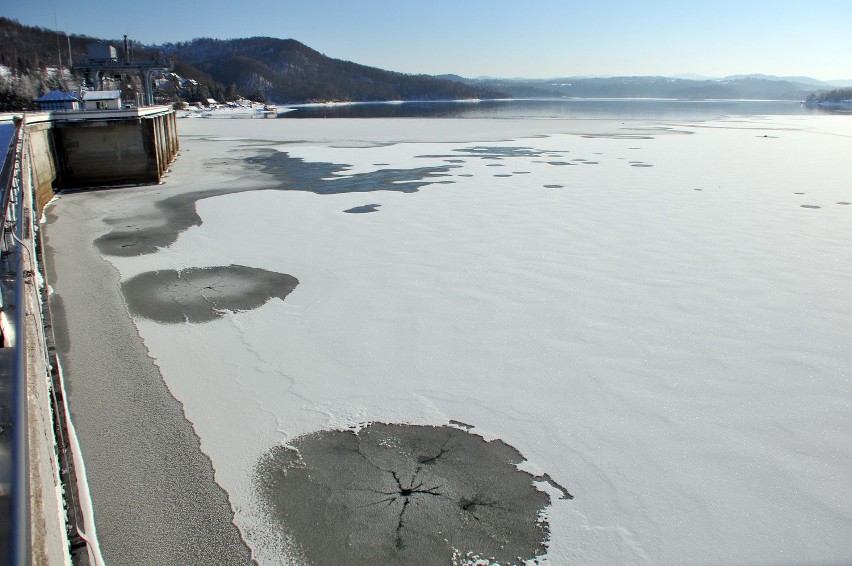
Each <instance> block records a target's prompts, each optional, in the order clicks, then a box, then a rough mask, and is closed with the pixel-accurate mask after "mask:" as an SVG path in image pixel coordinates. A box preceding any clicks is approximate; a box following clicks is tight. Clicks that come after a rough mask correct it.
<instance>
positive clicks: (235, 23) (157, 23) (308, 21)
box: [0, 0, 852, 79]
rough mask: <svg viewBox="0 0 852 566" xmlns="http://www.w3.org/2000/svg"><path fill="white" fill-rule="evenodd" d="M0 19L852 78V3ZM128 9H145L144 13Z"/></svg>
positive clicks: (215, 1) (262, 0)
mask: <svg viewBox="0 0 852 566" xmlns="http://www.w3.org/2000/svg"><path fill="white" fill-rule="evenodd" d="M0 6H2V9H0V15H3V16H6V17H10V18H15V19H17V20H19V21H20V22H21V23H23V24H27V25H37V26H41V27H46V28H51V29H55V27H56V25H55V24H54V9H55V11H56V21H57V22H58V27H59V29H61V30H63V31H65V30H67V31H69V32H70V33H76V34H85V35H90V36H94V37H113V38H120V37H121V36H122V35H124V34H127V35H129V36H130V37H131V38H133V39H135V40H138V41H141V42H142V43H146V44H151V43H164V42H170V41H172V42H177V41H187V40H190V39H193V38H196V37H215V38H222V39H228V38H236V37H251V36H259V35H262V36H272V37H280V38H294V39H297V40H299V41H301V42H302V43H305V44H307V45H308V46H310V47H312V48H314V49H316V50H318V51H320V52H322V53H324V54H326V55H328V56H330V57H335V58H339V59H347V60H350V61H354V62H356V63H362V64H365V65H372V66H376V67H381V68H384V69H390V70H394V71H401V72H406V73H429V74H439V73H456V74H459V75H463V76H470V77H475V76H481V75H487V76H498V77H556V76H572V75H674V74H678V73H685V72H692V73H699V74H702V75H707V76H724V75H731V74H740V73H766V74H773V75H804V76H811V77H814V78H817V79H852V0H817V1H815V2H805V1H802V0H799V1H795V2H794V1H788V0H717V1H709V0H635V1H632V0H623V1H616V0H584V1H576V0H515V1H504V0H452V1H451V0H397V1H392V0H374V1H370V0H362V1H360V2H358V1H355V0H349V1H345V0H298V1H297V0H284V1H277V2H276V1H273V0H254V1H239V0H227V1H225V0H206V1H205V2H187V1H182V0H177V1H175V0H170V1H169V2H164V1H162V0H150V1H148V2H133V3H122V2H98V3H96V4H93V5H92V6H93V7H92V8H91V9H89V8H88V6H89V5H88V4H87V3H85V2H76V3H67V2H66V3H56V4H55V5H54V4H50V3H45V2H36V1H26V2H25V1H24V0H0ZM130 6H134V7H135V6H138V8H139V9H138V10H133V9H131V8H130Z"/></svg>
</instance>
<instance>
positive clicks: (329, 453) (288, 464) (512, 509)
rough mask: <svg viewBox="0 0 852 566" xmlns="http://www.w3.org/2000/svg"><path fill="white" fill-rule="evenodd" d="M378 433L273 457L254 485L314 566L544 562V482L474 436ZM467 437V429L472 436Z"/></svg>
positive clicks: (302, 443) (325, 440) (369, 430)
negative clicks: (537, 484)
mask: <svg viewBox="0 0 852 566" xmlns="http://www.w3.org/2000/svg"><path fill="white" fill-rule="evenodd" d="M458 424H459V425H460V427H456V426H418V425H406V424H384V423H371V424H368V425H366V426H365V427H363V428H361V429H360V430H328V431H320V432H316V433H312V434H307V435H304V436H301V437H298V438H296V439H295V440H293V442H292V443H291V445H290V446H289V447H287V446H278V447H275V448H273V449H272V450H270V451H269V452H268V453H267V454H266V455H265V456H264V457H263V458H262V459H261V461H260V462H259V463H258V465H257V468H256V476H255V486H256V489H257V491H258V493H259V495H260V497H261V499H262V500H263V501H264V502H265V504H266V506H267V511H268V513H269V517H270V520H271V521H272V522H273V524H275V525H277V527H278V528H280V529H282V530H283V531H284V532H285V533H287V534H289V535H290V536H291V537H292V538H293V540H294V541H295V543H296V544H297V545H299V547H300V551H301V552H302V553H303V554H304V556H305V557H306V558H307V560H308V562H309V563H311V564H347V565H370V566H372V565H375V564H383V565H407V564H418V565H421V566H431V565H436V566H437V565H441V566H444V565H447V564H453V563H456V562H454V560H455V561H458V560H459V559H461V560H465V559H468V560H470V559H475V558H478V559H487V560H490V561H492V562H496V563H499V564H520V563H523V562H524V561H529V560H534V559H536V557H539V556H541V555H542V554H544V552H545V551H546V543H547V541H548V539H549V535H550V531H549V525H548V523H547V520H546V518H545V515H544V514H543V511H544V510H545V509H546V508H547V507H548V506H549V505H550V504H551V499H550V496H549V495H548V494H547V493H545V492H543V491H541V490H539V489H538V488H537V487H536V485H535V483H536V482H546V483H548V484H549V485H550V486H551V487H552V488H554V489H555V490H558V491H559V492H561V496H560V499H571V498H572V496H571V494H569V493H568V492H567V491H566V490H565V489H564V488H562V487H561V486H559V485H558V484H557V483H556V482H555V481H553V479H552V478H550V476H548V475H547V474H544V475H542V476H534V475H532V474H530V473H529V472H525V471H522V470H519V469H518V465H519V464H520V463H521V462H523V461H524V458H523V456H522V455H521V454H520V453H519V452H518V451H517V450H516V449H514V448H512V447H511V446H509V445H508V444H506V443H505V442H502V441H500V440H492V441H486V440H485V439H484V438H482V437H481V436H479V435H477V434H473V433H471V432H468V430H466V429H467V428H469V427H470V425H464V424H463V423H460V422H459V423H458ZM463 429H465V430H463Z"/></svg>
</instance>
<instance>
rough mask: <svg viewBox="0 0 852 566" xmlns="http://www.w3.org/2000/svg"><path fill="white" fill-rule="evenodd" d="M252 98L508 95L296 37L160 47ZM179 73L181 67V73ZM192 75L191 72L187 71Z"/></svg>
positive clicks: (299, 99) (297, 99) (302, 99)
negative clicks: (395, 68) (332, 53)
mask: <svg viewBox="0 0 852 566" xmlns="http://www.w3.org/2000/svg"><path fill="white" fill-rule="evenodd" d="M157 47H158V49H159V50H160V51H161V52H162V53H163V54H164V55H167V56H172V57H174V58H175V60H176V61H179V62H181V63H182V64H184V65H189V66H191V67H194V68H195V69H197V70H198V71H200V72H201V73H204V74H206V75H208V76H210V77H211V78H212V79H214V80H215V81H217V82H219V83H220V84H222V85H225V86H226V87H227V86H230V85H234V87H235V88H236V90H237V91H239V92H240V93H244V94H246V95H247V96H253V95H255V96H256V95H259V94H262V95H263V96H264V97H265V98H266V99H268V100H271V101H274V102H285V103H292V102H305V101H330V100H335V101H367V100H442V99H464V98H494V97H500V96H505V95H504V94H503V93H502V92H501V91H499V90H498V89H494V88H491V87H486V86H476V85H466V84H463V83H460V82H456V81H451V80H447V79H441V78H436V77H433V76H428V75H407V74H403V73H395V72H391V71H384V70H382V69H377V68H375V67H367V66H365V65H358V64H357V63H352V62H349V61H342V60H339V59H332V58H330V57H326V56H325V55H323V54H322V53H319V52H318V51H315V50H313V49H311V48H310V47H308V46H306V45H303V44H302V43H299V42H298V41H296V40H294V39H275V38H272V37H251V38H248V39H230V40H218V39H206V38H203V39H195V40H193V41H190V42H186V43H174V44H165V45H160V46H157ZM177 70H178V72H180V70H179V69H177ZM184 72H185V74H190V70H189V69H185V70H184Z"/></svg>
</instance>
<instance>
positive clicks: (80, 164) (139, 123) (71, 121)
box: [0, 106, 179, 210]
mask: <svg viewBox="0 0 852 566" xmlns="http://www.w3.org/2000/svg"><path fill="white" fill-rule="evenodd" d="M0 119H2V117H0ZM27 130H28V132H29V137H30V147H31V153H32V156H33V174H34V178H35V185H36V187H35V190H36V201H37V206H38V209H39V210H41V209H42V207H43V206H44V204H45V203H46V202H47V201H49V200H50V199H51V198H52V197H53V191H54V188H58V187H61V188H63V189H69V188H84V187H98V186H105V185H133V184H145V183H158V182H159V181H160V178H161V177H162V175H163V173H165V172H166V171H167V170H168V168H169V164H170V163H171V162H172V160H173V159H174V157H175V155H177V152H178V149H179V142H178V135H177V124H176V121H175V113H174V110H172V109H171V107H169V106H152V107H149V108H129V109H122V110H97V111H83V110H65V111H55V112H40V113H33V114H27Z"/></svg>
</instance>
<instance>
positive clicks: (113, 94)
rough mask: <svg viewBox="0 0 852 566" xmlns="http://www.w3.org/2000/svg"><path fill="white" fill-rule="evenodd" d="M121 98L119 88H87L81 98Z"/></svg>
mask: <svg viewBox="0 0 852 566" xmlns="http://www.w3.org/2000/svg"><path fill="white" fill-rule="evenodd" d="M116 98H121V91H120V90H89V91H86V92H84V93H83V100H115V99H116Z"/></svg>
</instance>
